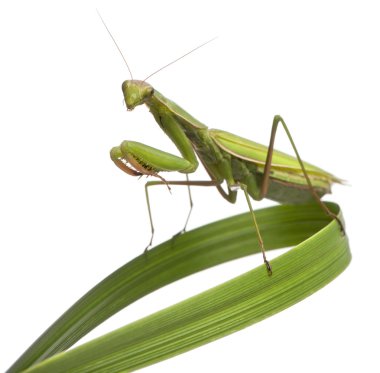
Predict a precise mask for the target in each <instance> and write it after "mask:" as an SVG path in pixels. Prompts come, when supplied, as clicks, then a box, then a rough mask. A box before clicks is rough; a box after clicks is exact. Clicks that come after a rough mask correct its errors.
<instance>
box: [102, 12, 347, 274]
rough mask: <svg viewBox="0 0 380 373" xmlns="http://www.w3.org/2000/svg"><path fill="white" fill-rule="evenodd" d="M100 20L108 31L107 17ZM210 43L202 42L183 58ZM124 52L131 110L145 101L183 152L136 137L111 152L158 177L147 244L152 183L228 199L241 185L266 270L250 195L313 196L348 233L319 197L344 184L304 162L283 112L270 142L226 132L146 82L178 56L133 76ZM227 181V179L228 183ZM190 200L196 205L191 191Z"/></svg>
mask: <svg viewBox="0 0 380 373" xmlns="http://www.w3.org/2000/svg"><path fill="white" fill-rule="evenodd" d="M102 22H103V24H104V26H105V27H106V29H107V31H108V32H109V30H108V28H107V26H106V24H105V23H104V21H103V19H102ZM109 34H110V36H111V38H112V39H113V41H114V42H115V44H116V47H117V48H118V50H119V52H120V53H121V51H120V49H119V47H118V45H117V43H116V41H115V39H114V38H113V36H112V34H111V33H110V32H109ZM207 43H208V42H206V43H204V44H202V45H200V46H198V47H197V48H195V49H193V50H192V51H190V52H188V53H186V54H185V55H183V56H181V57H180V58H183V57H184V56H186V55H187V54H189V53H191V52H193V51H194V50H196V49H198V48H200V47H202V46H203V45H205V44H207ZM121 55H122V57H123V59H124V61H125V63H126V65H127V67H128V70H129V72H130V75H131V79H129V80H126V81H124V82H123V84H122V91H123V95H124V100H125V104H126V106H127V110H128V111H132V110H134V109H135V108H136V107H137V106H140V105H146V106H147V107H148V108H149V111H150V112H151V114H152V115H153V117H154V119H155V121H156V122H157V124H158V125H159V126H160V128H161V129H162V130H163V131H164V133H165V134H166V135H167V136H168V137H169V138H170V139H171V140H172V142H173V143H174V145H175V146H176V147H177V149H178V151H179V152H180V154H181V157H179V156H176V155H173V154H170V153H168V152H165V151H162V150H159V149H157V148H153V147H150V146H148V145H145V144H142V143H139V142H135V141H123V142H122V143H121V144H120V145H119V146H116V147H114V148H112V149H111V151H110V156H111V159H112V161H113V162H114V163H115V164H116V166H117V167H119V168H120V169H121V170H122V171H124V172H125V173H126V174H128V175H131V176H138V177H139V176H143V175H146V176H151V177H155V178H158V179H159V180H155V181H149V182H147V183H146V184H145V192H146V198H147V204H148V212H149V219H150V225H151V230H152V236H151V240H150V243H149V245H148V247H147V248H149V247H150V246H151V244H152V240H153V234H154V227H153V221H152V214H151V209H150V203H149V195H148V188H149V187H150V186H152V185H167V187H168V188H169V190H170V186H169V185H186V186H188V187H190V186H212V187H216V189H217V190H218V191H219V193H220V194H221V196H222V197H223V198H224V199H225V200H227V201H228V202H230V203H235V201H236V198H237V193H238V191H239V190H242V191H243V192H244V195H245V198H246V201H247V204H248V208H249V211H250V214H251V217H252V222H253V226H254V228H255V229H256V231H257V236H258V244H259V246H260V249H261V252H262V256H263V260H264V264H265V267H266V270H267V273H268V275H271V274H272V267H271V265H270V263H269V261H268V260H267V258H266V255H265V247H264V242H263V240H262V237H261V235H260V229H259V225H258V223H257V221H256V217H255V213H254V210H253V208H252V205H251V200H250V198H252V199H254V200H256V201H260V200H262V199H263V198H268V199H271V200H274V201H277V202H280V203H284V204H287V203H305V202H309V201H312V200H315V201H316V202H317V203H318V204H319V205H320V207H321V208H322V209H323V211H325V213H326V214H328V215H329V216H330V217H331V218H333V219H336V220H337V222H338V224H339V225H340V228H341V230H342V232H344V228H343V224H342V222H341V221H340V220H339V218H338V217H337V216H336V215H335V214H333V213H332V212H331V211H330V210H329V209H328V207H327V206H326V205H325V204H324V203H323V202H322V201H321V197H322V196H323V195H325V194H326V193H330V191H331V185H332V184H333V183H341V182H342V180H341V179H339V178H337V177H335V176H334V175H332V174H330V173H328V172H326V171H324V170H322V169H321V168H318V167H316V166H313V165H311V164H309V163H306V162H303V161H302V159H301V157H300V155H299V153H298V150H297V148H296V146H295V143H294V141H293V138H292V136H291V134H290V132H289V129H288V127H287V125H286V124H285V121H284V120H283V118H282V117H281V116H279V115H275V116H274V119H273V123H272V131H271V136H270V141H269V145H268V146H264V145H261V144H258V143H256V142H254V141H250V140H247V139H245V138H242V137H240V136H237V135H234V134H232V133H229V132H226V131H222V130H217V129H209V128H208V127H207V126H206V125H205V124H203V123H201V122H200V121H199V120H197V119H195V118H194V117H193V116H191V115H190V114H189V113H187V112H186V111H185V110H184V109H182V108H181V107H180V106H179V105H177V104H176V103H175V102H173V101H171V100H169V99H168V98H166V97H165V96H164V95H163V94H161V93H160V92H159V91H157V90H156V89H155V88H153V87H152V86H151V85H150V84H149V83H147V82H146V80H147V79H148V78H150V77H151V76H152V75H153V74H155V73H157V72H158V71H160V70H162V69H163V68H165V67H167V66H169V65H171V64H172V63H174V62H176V61H178V60H179V59H180V58H178V59H176V60H175V61H173V62H171V63H169V64H168V65H166V66H164V67H163V68H161V69H159V70H157V71H156V72H154V73H153V74H151V75H149V76H148V78H146V79H145V80H136V79H133V76H132V73H131V71H130V69H129V66H128V63H127V61H126V60H125V58H124V56H123V54H122V53H121ZM279 124H281V125H282V126H283V128H284V130H285V132H286V134H287V137H288V138H289V141H290V143H291V145H292V148H293V150H294V153H295V157H293V156H290V155H288V154H285V153H283V152H280V151H277V150H275V149H274V142H275V137H276V132H277V128H278V126H279ZM198 159H199V161H200V162H201V163H202V165H203V166H204V168H205V169H206V171H207V173H208V174H209V176H210V180H201V181H190V180H189V178H188V175H189V174H191V173H193V172H195V171H196V170H197V168H198V165H199V163H198ZM161 172H179V173H182V174H185V175H186V181H169V180H166V179H164V178H163V176H162V175H161V174H160V173H161ZM223 184H225V186H224V187H223ZM189 192H190V189H189ZM190 204H191V206H192V201H191V195H190ZM190 211H191V209H190ZM188 218H189V216H188ZM188 218H187V221H188ZM187 221H186V224H187ZM185 227H186V225H185ZM146 250H147V249H146Z"/></svg>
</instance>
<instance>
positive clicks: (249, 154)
mask: <svg viewBox="0 0 380 373" xmlns="http://www.w3.org/2000/svg"><path fill="white" fill-rule="evenodd" d="M209 133H210V136H211V138H212V139H213V140H214V141H215V142H216V144H217V145H218V146H219V147H220V148H222V149H223V150H224V151H226V152H227V153H229V154H231V155H233V156H235V157H237V158H240V159H243V160H245V161H247V162H250V163H254V164H256V165H257V166H258V171H259V172H260V171H261V172H263V170H264V166H265V162H266V157H267V153H268V147H266V146H264V145H262V144H259V143H257V142H254V141H251V140H247V139H245V138H243V137H240V136H236V135H234V134H232V133H229V132H226V131H221V130H214V129H212V130H210V131H209ZM303 164H304V166H305V168H306V171H307V173H308V174H309V175H310V177H311V178H312V179H314V181H317V180H319V181H320V182H322V183H327V184H331V183H333V182H336V183H341V182H342V180H340V179H339V178H337V177H335V176H334V175H332V174H330V173H328V172H326V171H324V170H322V169H321V168H319V167H316V166H313V165H312V164H310V163H306V162H303ZM271 169H272V171H273V173H274V175H273V176H274V177H276V174H277V176H278V178H279V179H283V180H284V181H285V179H286V181H291V179H293V178H294V177H295V178H296V179H298V177H302V178H303V175H302V169H301V166H300V164H299V162H298V160H297V158H295V157H292V156H291V155H288V154H286V153H283V152H280V151H278V150H274V151H273V158H272V166H271ZM294 181H295V180H294Z"/></svg>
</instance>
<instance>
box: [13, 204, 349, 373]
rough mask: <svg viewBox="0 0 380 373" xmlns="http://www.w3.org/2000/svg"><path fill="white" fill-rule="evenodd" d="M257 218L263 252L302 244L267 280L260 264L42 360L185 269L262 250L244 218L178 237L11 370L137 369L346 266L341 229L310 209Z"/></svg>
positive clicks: (293, 296) (96, 291)
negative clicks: (213, 286)
mask: <svg viewBox="0 0 380 373" xmlns="http://www.w3.org/2000/svg"><path fill="white" fill-rule="evenodd" d="M329 208H331V209H332V210H333V211H334V212H335V213H339V214H340V211H339V207H338V206H337V205H334V204H329ZM340 215H341V214H340ZM340 218H341V216H340ZM257 219H258V221H259V224H260V229H261V233H262V235H263V239H264V240H265V243H266V248H267V250H270V249H276V248H280V247H288V246H292V245H296V244H298V243H300V242H301V243H300V244H299V245H298V246H297V247H295V248H293V249H292V250H290V251H289V252H287V253H286V254H283V255H281V256H280V257H278V258H276V259H274V260H272V261H271V264H272V267H273V271H274V274H273V276H272V277H268V276H267V274H266V270H265V268H264V266H260V267H258V268H256V269H254V270H252V271H249V272H247V273H246V274H244V275H242V276H239V277H237V278H235V279H233V280H231V281H228V282H226V283H224V284H222V285H220V286H218V287H216V288H213V289H210V290H208V291H206V292H204V293H201V294H199V295H197V296H195V297H192V298H190V299H188V300H186V301H183V302H181V303H179V304H176V305H174V306H172V307H169V308H167V309H165V310H162V311H160V312H158V313H155V314H153V315H151V316H148V317H146V318H144V319H141V320H139V321H137V322H134V323H132V324H129V325H127V326H125V327H123V328H120V329H118V330H116V331H114V332H111V333H109V334H106V335H105V336H102V337H100V338H98V339H96V340H93V341H91V342H88V343H86V344H84V345H82V346H79V347H77V348H75V349H73V350H71V351H68V352H64V353H60V354H57V355H55V356H53V357H51V358H48V357H49V356H52V355H54V354H56V353H57V352H60V351H63V350H65V349H67V348H69V347H70V346H71V345H73V344H74V343H75V342H76V341H77V340H79V339H80V337H81V336H83V335H85V334H86V333H87V332H89V331H90V330H92V329H93V328H94V327H95V326H97V325H98V324H100V323H101V322H102V321H104V320H105V319H107V318H108V317H110V316H111V315H113V314H114V313H116V312H117V311H118V310H120V309H122V308H124V307H125V306H127V305H128V304H130V303H132V302H133V301H135V300H137V299H139V298H141V297H142V296H144V295H146V294H148V293H150V292H152V291H154V290H156V289H158V288H160V287H162V286H164V285H166V284H168V283H170V282H173V281H175V280H177V279H179V278H182V277H185V276H187V275H189V274H191V273H195V272H197V271H199V270H202V269H205V268H208V267H211V266H213V265H216V264H219V263H222V262H226V261H228V260H231V259H235V258H239V257H243V256H246V255H249V254H252V253H253V252H254V251H255V252H258V250H259V248H258V245H257V241H256V240H257V238H256V237H255V235H254V232H253V229H252V227H251V221H250V217H249V215H248V214H242V215H238V216H235V217H232V218H229V219H225V220H222V221H219V222H216V223H213V224H210V225H207V226H204V227H201V228H199V229H196V230H194V231H191V232H188V233H186V234H184V235H183V236H181V237H178V238H177V239H176V240H175V242H174V245H173V243H172V242H170V241H168V242H165V243H163V244H161V245H159V246H157V247H156V248H155V249H152V250H151V251H150V252H149V253H148V255H147V256H144V255H142V256H139V257H137V258H135V259H134V260H132V261H131V262H129V263H127V264H126V265H125V266H123V267H121V268H120V269H118V270H117V271H116V272H114V273H113V274H112V275H110V276H109V277H108V278H106V279H105V280H103V281H102V282H101V283H99V284H98V285H97V286H96V287H95V288H93V289H92V290H91V291H90V292H89V293H87V294H86V295H85V296H84V297H83V298H81V299H80V300H79V301H78V302H77V303H76V304H75V305H74V306H72V307H71V308H70V309H69V310H68V311H67V312H66V313H65V314H64V315H63V316H62V317H61V318H60V319H58V320H57V321H56V322H55V323H54V324H53V325H52V326H51V327H50V328H49V329H48V330H47V331H46V332H45V333H44V334H43V335H42V336H41V337H40V338H39V339H38V340H37V341H36V342H35V343H34V344H33V345H32V346H31V347H30V348H29V349H28V350H27V351H26V352H25V353H24V355H23V356H21V357H20V359H19V360H18V361H17V362H16V363H15V364H14V365H13V366H12V367H11V368H10V370H9V372H16V371H20V370H23V369H26V368H28V367H30V366H31V368H30V369H28V370H27V371H28V372H68V371H75V372H90V371H91V372H92V371H107V372H113V371H120V370H127V371H130V370H135V369H138V368H141V367H143V366H147V365H150V364H153V363H155V362H157V361H160V360H163V359H166V358H168V357H171V356H173V355H176V354H179V353H181V352H184V351H187V350H190V349H192V348H195V347H197V346H200V345H202V344H205V343H208V342H210V341H212V340H215V339H216V338H220V337H222V336H224V335H227V334H230V333H232V332H234V331H237V330H239V329H242V328H244V327H246V326H248V325H251V324H253V323H255V322H258V321H260V320H262V319H264V318H266V317H268V316H271V315H273V314H274V313H276V312H279V311H281V310H283V309H285V308H287V307H289V306H291V305H293V304H295V303H297V302H298V301H300V300H302V299H303V298H305V297H307V296H309V295H310V294H312V293H313V292H315V291H317V290H318V289H320V288H321V287H323V286H324V285H326V284H327V283H328V282H330V281H331V280H333V279H334V278H335V277H336V276H337V275H338V274H340V273H341V272H342V271H343V270H344V269H345V268H346V267H347V265H348V264H349V261H350V259H351V255H350V251H349V246H348V239H347V236H342V234H341V232H340V230H339V227H338V225H337V223H336V222H335V221H332V222H331V221H330V220H329V218H328V217H326V215H324V214H323V212H321V211H320V209H319V207H318V206H316V205H298V206H276V207H272V208H267V209H263V210H259V211H257ZM46 358H48V359H47V360H44V359H46ZM42 360H44V361H42ZM40 361H42V362H40ZM38 362H40V363H39V364H36V363H38ZM33 364H36V365H34V366H33Z"/></svg>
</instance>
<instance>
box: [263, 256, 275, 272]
mask: <svg viewBox="0 0 380 373" xmlns="http://www.w3.org/2000/svg"><path fill="white" fill-rule="evenodd" d="M264 264H265V266H266V268H267V273H268V276H272V274H273V271H272V266H271V265H270V263H269V262H268V261H267V260H266V259H264Z"/></svg>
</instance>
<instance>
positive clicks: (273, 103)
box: [0, 0, 380, 373]
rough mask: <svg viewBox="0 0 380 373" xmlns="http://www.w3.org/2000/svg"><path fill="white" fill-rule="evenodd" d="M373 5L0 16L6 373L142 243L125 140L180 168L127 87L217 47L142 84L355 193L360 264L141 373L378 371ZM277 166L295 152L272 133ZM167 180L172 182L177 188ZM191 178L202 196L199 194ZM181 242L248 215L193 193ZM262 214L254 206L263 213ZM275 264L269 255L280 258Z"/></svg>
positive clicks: (241, 268) (178, 223) (192, 286)
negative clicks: (127, 95)
mask: <svg viewBox="0 0 380 373" xmlns="http://www.w3.org/2000/svg"><path fill="white" fill-rule="evenodd" d="M376 3H377V2H376V1H363V0H362V1H360V2H359V1H347V0H346V1H331V0H330V1H318V2H310V1H309V2H306V1H286V2H281V1H277V2H276V1H265V2H259V1H239V0H235V1H233V2H228V1H204V0H203V1H199V2H198V1H191V2H190V1H188V2H179V1H164V0H160V1H147V0H145V1H120V2H117V1H104V2H101V1H98V2H91V1H75V2H74V1H73V2H70V1H62V2H59V1H54V2H53V1H45V2H43V1H33V2H28V1H13V2H12V5H5V2H2V3H1V5H0V39H1V43H0V48H1V52H0V53H1V58H0V64H1V65H0V67H1V68H0V107H1V109H0V162H1V183H0V227H1V232H0V250H1V251H0V255H1V258H0V266H1V269H0V276H1V278H0V286H1V295H2V299H1V318H0V323H1V325H0V327H1V328H0V344H1V350H0V351H1V353H0V356H1V357H0V370H1V371H3V370H5V369H6V368H7V367H8V366H9V365H10V364H11V363H12V362H13V361H14V360H15V359H16V358H17V357H18V356H19V355H20V354H21V353H22V352H23V351H24V350H25V349H26V348H27V347H28V346H29V345H30V344H31V343H32V342H33V341H34V340H35V339H36V338H37V337H38V336H39V335H40V334H41V333H42V332H43V331H44V330H45V329H46V328H47V327H48V326H49V325H50V324H51V323H52V322H53V321H55V319H57V318H58V317H59V316H60V314H61V313H62V312H63V311H65V310H66V309H67V308H68V307H69V306H70V305H71V304H72V303H74V302H75V301H76V300H77V299H78V298H79V297H80V296H81V295H83V294H84V293H85V292H86V291H87V290H89V289H90V288H91V287H92V286H94V285H95V284H96V283H97V282H98V281H100V280H101V279H102V278H104V277H105V276H107V275H108V274H109V273H111V272H112V271H114V270H115V269H117V268H118V267H120V266H121V265H123V264H124V263H126V262H127V261H129V260H130V259H132V258H134V257H135V256H136V255H138V254H140V253H141V251H142V249H143V248H144V247H145V245H146V243H147V240H148V238H149V225H148V220H147V219H148V217H147V211H146V205H145V199H144V188H143V185H144V180H137V179H134V178H131V177H128V176H127V175H125V174H123V173H122V172H121V171H119V170H118V169H117V168H116V167H115V166H114V165H113V164H112V162H111V161H110V159H109V154H108V152H109V149H110V148H111V147H112V146H114V145H118V144H119V143H120V142H121V141H122V140H124V139H131V140H132V139H133V140H137V141H142V142H144V143H147V144H149V145H152V146H156V147H158V148H161V149H164V150H168V151H171V152H173V153H175V154H178V153H177V151H176V149H175V148H174V146H173V145H172V144H171V143H170V141H169V140H168V139H167V138H166V137H165V135H164V134H163V133H162V132H160V130H159V128H158V126H157V125H156V123H155V122H154V120H153V118H152V116H151V115H150V114H149V113H148V111H147V109H146V108H142V107H139V108H138V109H136V110H135V111H134V112H132V113H127V112H126V110H125V106H124V105H123V103H122V93H121V89H120V86H121V83H122V81H123V80H125V79H128V78H129V75H128V71H127V69H126V67H125V65H123V61H122V60H121V58H120V56H119V55H118V52H117V50H116V48H115V47H114V45H113V44H112V41H111V39H110V38H109V36H108V35H107V33H106V31H105V29H104V27H103V25H102V24H101V22H100V20H99V18H98V16H97V14H96V10H95V8H96V7H97V8H98V9H99V10H100V11H101V13H102V15H103V17H104V18H105V20H106V21H107V23H108V26H109V28H110V29H111V30H112V32H113V34H114V36H115V38H116V39H117V41H118V43H119V44H120V47H121V49H122V50H123V51H124V53H125V55H126V58H127V59H128V61H129V64H130V66H131V68H132V71H133V74H134V76H135V77H136V78H141V79H144V78H145V77H146V76H147V75H148V74H150V73H151V72H153V71H154V70H156V69H157V68H159V67H161V66H163V65H164V64H166V63H167V62H169V61H171V60H173V59H175V58H177V57H178V56H180V55H181V54H183V53H185V52H187V51H188V50H190V49H192V48H193V47H195V46H196V45H198V44H201V43H202V42H204V41H206V40H208V39H210V38H212V37H214V36H219V38H218V39H217V40H216V41H215V42H213V43H211V44H209V45H207V46H206V47H204V48H202V49H201V50H199V51H197V52H196V53H194V54H192V55H191V56H189V57H187V58H186V59H183V60H182V61H181V62H178V63H177V64H176V65H173V66H171V67H170V68H168V69H166V70H165V71H162V72H161V73H160V74H157V75H156V76H154V77H153V78H152V79H150V83H151V84H152V85H153V86H154V87H156V88H157V89H158V90H159V91H160V92H162V93H163V94H164V95H166V96H167V97H169V98H171V99H173V100H174V101H175V102H177V103H178V104H180V105H181V106H183V107H184V108H185V109H186V110H188V111H189V112H190V113H191V114H193V115H194V116H195V117H196V118H198V119H200V120H201V121H202V122H204V123H206V124H207V125H209V126H210V127H214V128H221V129H225V130H228V131H231V132H234V133H237V134H239V135H242V136H245V137H247V138H250V139H252V140H256V141H258V142H261V143H265V144H267V142H268V140H269V133H270V125H271V121H272V118H273V116H274V114H281V115H282V116H283V117H284V118H285V120H286V121H287V123H288V125H289V127H290V130H291V132H292V133H293V136H294V139H295V142H296V144H297V145H298V148H299V151H300V154H301V156H302V157H303V158H304V159H305V160H307V161H309V162H311V163H314V164H316V165H318V166H320V167H322V168H325V169H327V170H328V171H330V172H332V173H334V174H336V175H337V176H339V177H342V178H344V179H346V180H348V181H349V183H350V185H351V186H336V187H335V188H334V194H333V196H329V198H328V199H330V200H334V201H337V202H338V203H339V204H340V205H341V206H342V208H343V212H344V215H345V219H346V223H347V232H348V234H349V237H350V244H351V249H352V252H353V261H352V263H351V265H350V267H349V268H348V269H347V271H346V272H344V273H343V274H342V275H341V276H340V277H339V278H338V279H337V280H336V281H334V282H333V283H331V284H330V285H328V286H327V287H326V288H324V289H323V290H321V291H320V292H318V293H317V294H315V295H313V296H312V297H310V298H309V299H307V300H305V301H303V302H301V303H300V304H298V305H296V306H294V307H292V308H290V309H288V310H286V311H284V312H282V313H280V314H278V315H276V316H274V317H271V318H269V319H267V320H265V321H264V322H261V323H259V324H256V325H254V326H252V327H250V328H247V329H245V330H243V331H241V332H239V333H236V334H234V335H231V336H229V337H226V338H223V339H221V340H219V341H216V342H214V343H211V344H209V345H207V346H204V347H201V348H198V349H196V350H193V351H191V352H188V353H186V354H182V355H180V356H178V357H175V358H173V359H171V360H167V361H164V362H162V363H159V364H156V365H154V366H151V367H149V368H146V369H145V370H143V371H144V372H145V371H146V372H178V371H181V372H193V371H209V370H210V369H212V370H213V371H219V372H230V371H237V372H251V371H265V372H267V373H269V372H279V371H281V372H293V373H295V372H304V371H307V372H320V371H325V372H332V371H341V372H344V371H348V370H350V371H364V370H366V369H367V370H368V371H376V368H377V369H378V368H379V363H378V359H377V357H376V355H375V354H378V335H379V332H380V330H379V329H380V328H379V311H380V309H379V306H378V303H377V300H378V298H379V296H378V294H379V290H378V287H379V279H378V275H377V274H378V272H379V253H378V246H379V245H378V242H377V241H376V232H377V231H378V212H377V208H378V207H379V204H378V199H377V198H378V196H377V195H378V187H379V176H378V168H379V167H378V160H379V156H378V148H379V145H378V144H379V135H378V128H379V124H380V123H379V118H378V112H379V110H378V108H379V102H380V101H379V86H380V74H379V66H380V58H379V37H380V24H379V19H378V15H379V10H378V9H377V8H376ZM276 147H277V148H279V149H281V150H284V151H287V152H291V148H290V146H289V144H288V141H287V139H286V137H285V135H284V133H283V132H282V133H281V135H280V136H279V138H278V140H277V145H276ZM171 178H173V177H171ZM204 178H205V173H204V172H203V171H201V170H200V171H199V173H198V174H197V179H204ZM183 189H184V188H181V187H179V188H176V189H175V188H173V194H172V196H171V195H169V193H168V192H167V190H165V188H161V189H160V188H158V187H157V188H156V189H155V190H152V200H153V213H154V218H155V219H156V230H157V235H156V241H155V242H156V243H158V242H160V241H162V240H165V239H168V238H169V237H171V235H172V234H173V233H176V232H177V231H178V230H180V229H181V228H182V224H183V223H182V222H183V221H184V219H185V217H186V213H187V208H188V202H187V200H186V191H185V190H183ZM193 195H194V201H195V210H194V214H193V216H192V219H191V222H190V228H194V227H196V226H200V225H203V224H205V223H208V222H211V221H214V220H217V219H219V218H223V217H227V216H231V215H233V214H237V213H240V212H243V211H246V205H245V203H244V200H243V198H242V196H240V198H239V200H238V203H237V204H236V205H229V204H228V203H226V202H225V201H224V200H223V199H222V198H221V197H220V196H219V195H218V193H217V192H216V191H215V190H213V189H211V188H204V189H202V188H199V189H198V190H196V189H193ZM270 204H272V203H271V202H270V201H265V202H261V203H256V204H255V207H256V208H260V207H265V206H267V205H270ZM274 255H276V253H270V254H269V257H270V258H271V257H273V256H274ZM256 263H257V264H259V263H261V261H260V258H259V257H257V258H246V259H244V260H240V261H236V262H234V263H232V264H228V265H225V266H221V267H219V268H216V269H214V270H211V271H206V272H204V273H202V274H199V275H196V276H193V277H191V278H190V279H186V280H184V281H181V282H179V283H177V284H174V285H173V286H170V287H169V288H168V289H163V290H160V291H158V292H157V293H156V294H153V295H151V296H149V297H146V298H145V299H143V300H141V301H139V302H137V303H136V304H134V305H132V306H130V307H129V308H128V309H127V310H125V311H124V312H121V313H120V314H119V315H117V316H116V317H114V318H112V319H111V320H109V321H108V322H106V323H105V324H104V325H102V326H101V327H100V328H98V329H97V330H96V331H94V332H93V333H91V335H89V336H87V337H86V339H85V340H88V339H90V338H93V337H94V336H97V335H100V334H103V333H104V332H105V331H109V330H113V329H115V328H117V327H119V326H122V325H125V324H126V323H129V322H130V321H132V320H135V319H137V318H140V317H141V316H143V315H146V314H149V313H151V312H153V311H155V310H157V309H160V308H162V307H164V306H167V305H169V304H172V303H174V302H177V301H178V300H181V299H184V298H186V297H188V296H189V295H191V294H195V293H198V292H199V291H201V290H203V289H206V288H208V287H210V286H212V285H215V284H218V283H221V282H223V281H224V280H227V279H229V278H232V277H234V276H236V275H238V274H240V273H243V272H245V271H247V270H249V269H251V268H252V267H253V266H254V265H256Z"/></svg>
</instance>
